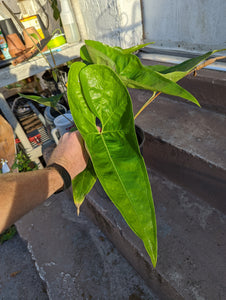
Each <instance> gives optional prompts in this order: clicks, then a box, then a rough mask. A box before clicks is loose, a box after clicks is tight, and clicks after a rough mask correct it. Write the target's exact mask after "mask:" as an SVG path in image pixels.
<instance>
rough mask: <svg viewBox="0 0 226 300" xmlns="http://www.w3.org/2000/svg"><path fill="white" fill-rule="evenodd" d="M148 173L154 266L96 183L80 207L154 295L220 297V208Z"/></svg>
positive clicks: (223, 275)
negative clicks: (153, 213) (155, 240)
mask: <svg viewBox="0 0 226 300" xmlns="http://www.w3.org/2000/svg"><path fill="white" fill-rule="evenodd" d="M149 174H150V181H151V185H152V190H153V197H154V200H155V207H156V217H157V228H158V248H159V250H158V262H157V267H156V269H153V267H152V265H151V261H150V258H149V257H148V255H147V253H146V251H145V249H144V247H143V244H142V242H141V241H140V239H138V238H137V236H136V235H135V234H134V233H133V232H132V231H131V230H130V228H129V227H128V226H127V224H126V223H125V221H124V220H123V218H122V217H121V215H120V213H119V212H118V210H117V209H116V208H115V206H114V205H113V204H112V202H111V201H110V200H109V199H108V198H107V196H106V194H104V193H103V192H102V191H101V189H100V185H98V184H96V185H95V187H94V188H93V190H92V191H91V192H90V193H89V195H88V196H87V201H86V202H85V205H84V206H83V209H84V210H85V212H86V213H87V214H88V215H89V217H90V218H92V219H93V221H94V222H95V223H96V224H97V225H98V226H99V227H100V228H101V230H102V231H103V232H104V233H105V234H106V235H107V236H108V238H109V239H110V240H111V241H112V242H113V243H114V244H115V245H116V247H117V248H118V249H119V250H120V251H121V253H122V254H123V255H124V256H125V257H126V258H127V260H128V261H129V262H130V263H131V265H132V266H133V267H134V268H135V269H136V270H137V271H138V273H140V274H141V276H142V277H143V278H144V279H145V281H146V282H147V284H148V285H149V286H150V287H151V289H152V290H153V291H154V292H155V293H156V294H157V295H158V297H159V298H160V299H163V300H166V299H170V300H177V299H185V300H193V299H194V300H204V299H205V300H212V299H224V297H225V295H226V288H225V280H226V270H225V267H224V265H225V259H226V256H225V253H226V236H225V232H226V216H225V214H223V213H222V212H220V211H219V210H217V209H215V208H213V207H211V206H210V205H209V204H208V203H207V202H206V201H203V200H202V199H200V198H198V197H197V196H194V195H193V194H191V193H189V192H187V191H185V190H184V189H183V188H181V187H179V186H177V185H175V184H174V183H172V182H170V181H169V180H168V179H166V178H163V177H161V176H160V175H159V174H157V173H156V172H153V171H152V172H150V173H149ZM141 201H142V199H141ZM145 299H146V298H145ZM147 299H149V298H147Z"/></svg>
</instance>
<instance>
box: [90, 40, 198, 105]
mask: <svg viewBox="0 0 226 300" xmlns="http://www.w3.org/2000/svg"><path fill="white" fill-rule="evenodd" d="M85 43H86V47H87V50H88V52H89V55H90V57H91V59H92V61H93V62H94V63H95V64H103V65H107V66H109V67H110V68H111V69H113V70H114V71H115V72H116V73H117V74H118V75H119V76H120V78H121V80H122V81H123V82H124V84H125V85H126V86H127V87H130V88H137V89H147V90H151V91H158V92H162V93H165V94H169V95H172V96H178V97H181V98H184V99H186V100H189V101H191V102H193V103H195V104H197V105H198V106H199V103H198V101H197V100H196V99H195V97H194V96H193V95H191V94H190V93H189V92H188V91H186V90H185V89H183V88H182V87H181V86H179V85H178V84H177V83H175V82H173V81H171V80H170V79H168V78H166V77H165V76H164V75H162V74H160V73H158V72H155V71H152V70H151V68H147V67H145V66H143V65H142V63H141V62H140V60H139V58H138V57H137V56H135V55H133V54H123V53H122V52H121V51H120V50H119V49H116V48H113V47H110V46H108V45H104V44H102V43H100V42H96V41H90V40H86V41H85Z"/></svg>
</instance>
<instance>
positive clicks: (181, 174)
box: [131, 90, 226, 212]
mask: <svg viewBox="0 0 226 300" xmlns="http://www.w3.org/2000/svg"><path fill="white" fill-rule="evenodd" d="M131 96H132V100H133V105H134V111H135V112H136V111H138V109H139V108H140V107H141V106H142V105H143V104H144V103H145V100H146V99H148V97H149V96H150V95H149V94H148V92H146V91H141V90H131ZM136 123H137V125H139V126H140V127H141V128H142V129H143V130H144V132H145V135H146V143H145V144H144V152H143V153H144V158H145V161H146V164H147V166H148V167H150V168H154V169H156V170H158V172H160V173H161V174H163V175H164V176H166V177H167V178H169V179H170V180H172V181H174V182H175V183H178V184H180V185H181V186H183V187H185V188H186V189H189V190H190V191H191V192H192V193H196V194H197V195H198V196H200V197H202V198H203V199H205V200H206V201H207V202H208V203H210V204H211V205H213V206H214V207H215V208H217V209H220V210H222V211H223V212H226V203H225V199H226V151H225V149H226V139H225V128H226V117H225V116H224V115H222V114H218V113H215V112H211V111H209V110H205V109H201V108H198V107H196V106H195V105H188V104H186V103H183V102H182V103H179V102H177V101H171V100H169V99H166V98H162V97H159V98H157V99H156V100H155V101H154V102H153V103H151V104H150V105H149V106H148V107H147V108H146V109H145V110H144V111H143V112H142V114H141V115H140V116H139V117H138V118H137V119H136Z"/></svg>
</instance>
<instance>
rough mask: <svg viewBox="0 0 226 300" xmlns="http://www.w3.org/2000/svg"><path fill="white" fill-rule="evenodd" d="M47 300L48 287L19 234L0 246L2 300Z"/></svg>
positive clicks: (0, 294) (0, 293)
mask: <svg viewBox="0 0 226 300" xmlns="http://www.w3.org/2000/svg"><path fill="white" fill-rule="evenodd" d="M20 299H21V300H23V299H25V300H30V299H32V300H33V299H38V300H46V299H48V296H47V293H46V287H45V285H44V283H43V282H42V280H41V279H40V277H39V275H38V273H37V270H36V268H35V265H34V261H33V260H32V259H31V255H30V253H29V251H28V249H27V245H26V243H25V242H24V241H23V240H22V239H21V238H20V236H19V235H18V234H17V235H15V236H14V237H13V238H12V239H11V240H8V241H7V242H5V243H3V244H2V245H0V300H20Z"/></svg>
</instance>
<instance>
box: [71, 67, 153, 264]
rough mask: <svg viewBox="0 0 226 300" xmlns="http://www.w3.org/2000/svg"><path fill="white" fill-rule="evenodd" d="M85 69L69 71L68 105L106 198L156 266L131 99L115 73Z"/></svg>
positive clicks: (148, 193) (149, 196)
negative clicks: (114, 206)
mask: <svg viewBox="0 0 226 300" xmlns="http://www.w3.org/2000/svg"><path fill="white" fill-rule="evenodd" d="M84 66H85V64H82V63H80V64H79V65H78V64H77V63H75V64H74V65H72V67H71V69H70V71H69V81H68V82H69V84H68V99H69V105H70V109H71V112H72V115H73V118H74V120H75V124H76V126H77V127H78V128H79V131H80V133H81V135H82V136H83V138H84V140H85V143H86V147H87V149H88V152H89V154H90V157H91V160H92V163H93V166H94V170H95V172H96V174H97V177H98V178H99V180H100V182H101V184H102V186H103V188H104V190H105V192H106V193H107V194H108V196H109V198H110V199H111V200H112V201H113V203H114V204H115V205H116V207H117V208H118V209H119V211H120V212H121V214H122V216H123V217H124V219H125V220H126V222H127V223H128V225H129V226H130V227H131V229H132V230H133V231H134V232H135V233H136V234H137V235H138V236H139V237H140V238H141V239H142V240H143V242H144V245H145V248H146V250H147V252H148V254H149V255H150V257H151V260H152V263H153V265H154V266H155V265H156V261H157V230H156V220H155V210H154V203H153V199H152V193H151V188H150V183H149V178H148V175H147V171H146V167H145V164H144V160H143V158H142V156H141V154H140V150H139V146H138V143H137V138H136V133H135V126H134V120H133V111H132V102H131V99H130V96H129V93H128V91H127V89H126V87H125V86H124V84H123V83H122V82H121V80H120V79H119V77H118V76H117V75H116V74H115V73H114V72H113V71H112V70H111V69H110V68H108V67H106V66H100V65H89V66H86V67H84ZM78 76H79V78H80V80H78ZM96 118H98V119H99V120H100V121H101V124H102V131H101V132H99V131H98V130H97V128H96Z"/></svg>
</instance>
